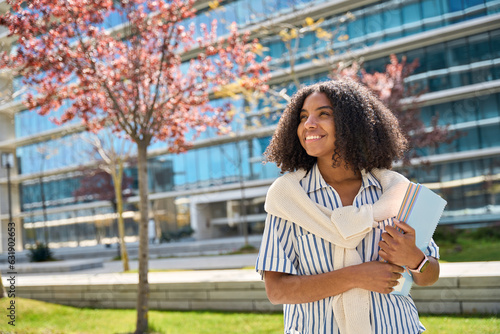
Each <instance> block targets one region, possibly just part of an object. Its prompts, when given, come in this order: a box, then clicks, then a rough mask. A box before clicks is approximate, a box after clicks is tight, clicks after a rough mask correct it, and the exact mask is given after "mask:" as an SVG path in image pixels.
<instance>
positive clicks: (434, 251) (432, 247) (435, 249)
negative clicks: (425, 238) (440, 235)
mask: <svg viewBox="0 0 500 334" xmlns="http://www.w3.org/2000/svg"><path fill="white" fill-rule="evenodd" d="M424 253H425V255H427V256H432V257H435V258H436V259H439V246H438V245H437V244H436V243H435V242H434V239H431V241H430V242H429V245H428V246H427V249H426V250H425V251H424Z"/></svg>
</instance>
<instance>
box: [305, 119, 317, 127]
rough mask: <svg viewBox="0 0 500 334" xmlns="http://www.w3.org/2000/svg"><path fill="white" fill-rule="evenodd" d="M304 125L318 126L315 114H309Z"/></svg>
mask: <svg viewBox="0 0 500 334" xmlns="http://www.w3.org/2000/svg"><path fill="white" fill-rule="evenodd" d="M304 126H305V127H306V128H308V129H310V128H315V127H316V119H315V118H314V117H313V116H309V117H307V119H306V122H305V123H304Z"/></svg>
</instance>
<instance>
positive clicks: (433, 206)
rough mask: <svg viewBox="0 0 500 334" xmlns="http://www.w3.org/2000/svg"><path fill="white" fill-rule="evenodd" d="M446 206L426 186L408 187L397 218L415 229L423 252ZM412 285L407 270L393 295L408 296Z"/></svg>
mask: <svg viewBox="0 0 500 334" xmlns="http://www.w3.org/2000/svg"><path fill="white" fill-rule="evenodd" d="M445 206H446V201H445V200H444V199H442V198H441V197H440V196H439V195H437V194H436V193H434V192H433V191H432V190H429V189H428V188H426V187H425V186H423V185H421V184H416V183H410V185H409V186H408V189H407V190H406V195H405V197H404V200H403V204H401V208H400V210H399V213H398V215H397V216H396V218H397V219H398V220H400V221H403V222H405V223H407V224H408V225H410V226H411V227H413V228H414V229H415V239H416V240H415V244H416V245H417V247H418V248H420V250H421V251H423V252H424V251H425V250H426V249H427V247H428V245H429V242H430V241H431V238H432V235H433V234H434V231H435V230H436V227H437V224H438V222H439V218H441V215H442V214H443V210H444V207H445ZM412 283H413V278H412V276H411V275H410V274H409V273H408V271H407V270H405V272H404V273H403V277H401V279H400V280H399V285H397V286H395V287H394V291H393V292H391V293H392V294H394V295H403V296H408V294H409V293H410V289H411V286H412Z"/></svg>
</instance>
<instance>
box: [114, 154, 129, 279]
mask: <svg viewBox="0 0 500 334" xmlns="http://www.w3.org/2000/svg"><path fill="white" fill-rule="evenodd" d="M111 176H112V177H113V183H114V185H115V197H116V213H118V236H119V238H120V256H121V258H122V264H123V271H129V270H130V267H129V264H128V253H127V245H126V244H125V223H124V222H123V196H122V181H123V161H121V160H120V162H119V163H118V173H117V171H116V169H114V172H113V173H112V174H111Z"/></svg>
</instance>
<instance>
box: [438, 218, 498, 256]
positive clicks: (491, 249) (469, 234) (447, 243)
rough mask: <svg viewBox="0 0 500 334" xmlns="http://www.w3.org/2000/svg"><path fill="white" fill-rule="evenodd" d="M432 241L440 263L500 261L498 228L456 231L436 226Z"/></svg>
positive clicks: (496, 226) (448, 227) (449, 227)
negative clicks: (437, 250) (437, 251)
mask: <svg viewBox="0 0 500 334" xmlns="http://www.w3.org/2000/svg"><path fill="white" fill-rule="evenodd" d="M434 240H435V241H436V243H437V244H438V246H439V254H440V256H441V260H442V261H446V262H471V261H500V226H498V225H495V226H490V227H482V228H479V229H457V228H453V227H451V226H438V229H437V230H436V233H435V234H434Z"/></svg>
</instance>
